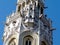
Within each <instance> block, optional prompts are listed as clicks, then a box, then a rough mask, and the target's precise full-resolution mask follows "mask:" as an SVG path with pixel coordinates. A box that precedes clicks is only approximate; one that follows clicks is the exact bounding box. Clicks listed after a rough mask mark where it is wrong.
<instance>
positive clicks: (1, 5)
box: [0, 0, 60, 45]
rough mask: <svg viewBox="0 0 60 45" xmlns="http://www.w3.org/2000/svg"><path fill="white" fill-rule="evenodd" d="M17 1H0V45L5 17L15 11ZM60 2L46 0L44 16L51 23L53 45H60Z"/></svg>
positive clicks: (0, 44)
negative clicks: (49, 19) (45, 15)
mask: <svg viewBox="0 0 60 45" xmlns="http://www.w3.org/2000/svg"><path fill="white" fill-rule="evenodd" d="M16 1H17V0H0V45H3V41H2V35H3V31H4V23H5V20H6V16H8V15H10V14H11V13H12V12H13V11H15V9H16ZM59 4H60V1H59V0H46V1H45V5H46V6H47V7H48V8H47V9H45V14H47V16H48V17H49V18H51V19H52V21H53V23H52V24H53V27H54V28H56V30H54V31H53V45H60V30H59V29H60V5H59Z"/></svg>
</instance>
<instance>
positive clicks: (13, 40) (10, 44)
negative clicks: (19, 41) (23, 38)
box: [8, 38, 16, 45]
mask: <svg viewBox="0 0 60 45" xmlns="http://www.w3.org/2000/svg"><path fill="white" fill-rule="evenodd" d="M8 45H16V42H15V38H13V39H11V40H10V42H9V44H8Z"/></svg>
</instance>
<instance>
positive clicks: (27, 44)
mask: <svg viewBox="0 0 60 45" xmlns="http://www.w3.org/2000/svg"><path fill="white" fill-rule="evenodd" d="M23 42H24V43H23V44H24V45H32V43H33V38H32V36H30V35H28V36H25V37H24V39H23Z"/></svg>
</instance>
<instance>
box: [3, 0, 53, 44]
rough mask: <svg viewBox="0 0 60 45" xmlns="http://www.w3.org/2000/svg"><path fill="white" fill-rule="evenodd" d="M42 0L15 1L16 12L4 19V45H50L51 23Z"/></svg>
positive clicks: (51, 38)
mask: <svg viewBox="0 0 60 45" xmlns="http://www.w3.org/2000/svg"><path fill="white" fill-rule="evenodd" d="M44 9H45V5H44V0H17V6H16V12H13V13H12V14H11V15H10V16H8V17H7V18H6V24H5V28H4V34H3V41H4V45H52V44H53V42H52V41H53V37H52V30H53V29H52V24H51V23H52V21H51V20H50V19H48V18H47V17H46V15H45V14H44Z"/></svg>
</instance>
